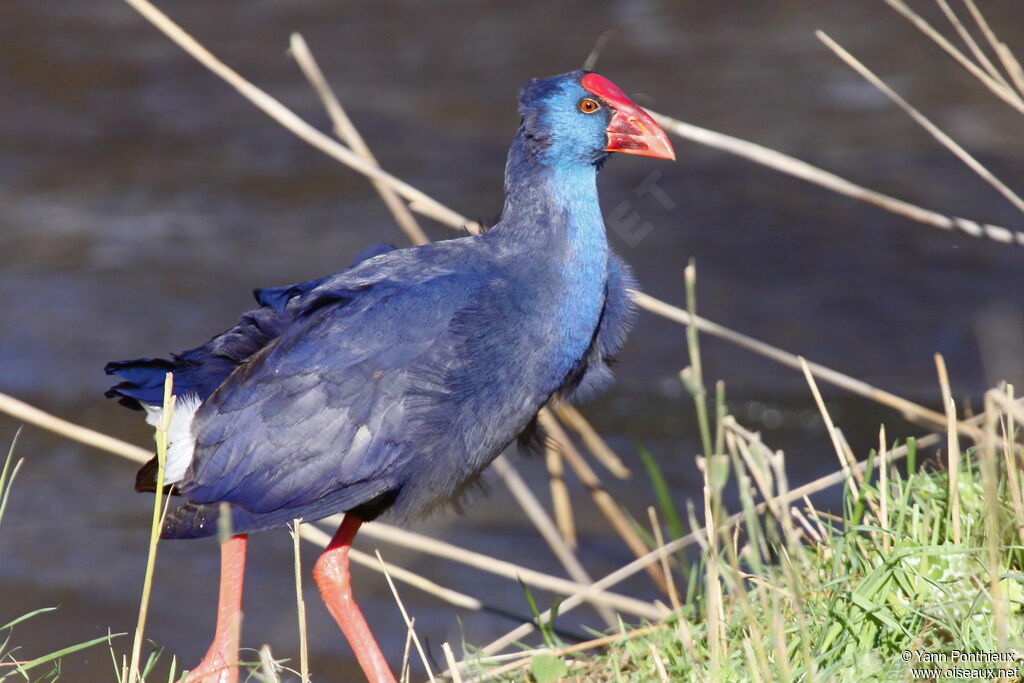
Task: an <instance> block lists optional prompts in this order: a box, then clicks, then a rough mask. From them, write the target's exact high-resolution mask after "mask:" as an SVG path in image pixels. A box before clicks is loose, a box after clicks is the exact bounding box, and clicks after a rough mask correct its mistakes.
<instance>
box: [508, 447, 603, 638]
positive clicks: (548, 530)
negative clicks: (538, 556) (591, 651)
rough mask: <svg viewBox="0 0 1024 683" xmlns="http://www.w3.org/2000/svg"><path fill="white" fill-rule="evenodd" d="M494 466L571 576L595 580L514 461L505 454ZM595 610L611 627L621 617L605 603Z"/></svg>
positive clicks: (580, 581)
mask: <svg viewBox="0 0 1024 683" xmlns="http://www.w3.org/2000/svg"><path fill="white" fill-rule="evenodd" d="M491 468H492V469H494V470H495V471H496V472H497V473H498V474H499V476H501V478H502V480H503V481H504V482H505V486H507V487H508V490H509V492H511V493H512V496H513V497H514V498H515V499H516V501H517V502H518V503H519V506H520V507H521V508H522V509H523V511H524V512H526V516H527V517H529V519H530V521H531V522H532V523H533V525H534V527H535V528H536V529H537V531H538V532H539V533H540V535H541V536H542V537H543V538H544V540H545V541H547V544H548V546H549V547H550V548H551V550H552V552H554V554H555V557H557V558H558V561H559V562H561V563H562V566H563V567H564V568H565V570H566V572H568V574H569V577H570V578H572V580H573V581H576V582H578V583H582V584H590V583H593V579H592V578H591V577H590V574H589V573H588V572H587V570H586V569H584V567H583V565H582V564H581V563H580V561H579V558H577V557H576V555H575V553H573V551H572V549H571V548H570V547H569V546H568V544H567V543H566V542H565V539H564V538H562V535H561V534H560V533H558V529H557V528H555V523H554V522H553V521H552V520H551V517H550V516H549V515H548V513H547V512H546V511H545V510H544V507H543V506H542V505H541V504H540V501H539V500H537V497H536V496H535V495H534V494H533V491H531V490H530V487H529V486H527V485H526V482H525V481H523V478H522V476H520V474H519V472H518V470H516V469H515V468H514V467H512V464H511V463H510V462H508V458H506V457H505V456H504V455H500V456H498V458H497V459H496V460H495V461H494V462H493V463H491ZM594 609H596V610H597V612H598V614H600V615H601V619H602V620H603V621H604V622H605V624H607V625H608V627H612V626H615V624H616V623H618V620H617V619H616V618H615V614H614V613H613V612H612V610H611V609H609V608H608V607H605V606H603V605H594Z"/></svg>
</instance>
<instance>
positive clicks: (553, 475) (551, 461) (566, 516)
mask: <svg viewBox="0 0 1024 683" xmlns="http://www.w3.org/2000/svg"><path fill="white" fill-rule="evenodd" d="M544 462H545V464H546V465H547V468H548V479H549V483H550V486H551V506H552V507H553V508H554V510H555V524H556V525H557V526H558V530H559V531H560V532H561V534H562V538H564V539H565V544H566V545H567V546H569V547H570V548H572V549H573V550H576V548H577V547H578V543H577V540H576V524H575V522H574V521H573V518H572V501H571V500H570V499H569V487H568V486H567V485H566V483H565V465H564V464H563V463H562V452H561V449H560V448H559V444H558V443H556V442H554V441H548V443H547V444H545V446H544Z"/></svg>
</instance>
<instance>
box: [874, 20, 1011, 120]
mask: <svg viewBox="0 0 1024 683" xmlns="http://www.w3.org/2000/svg"><path fill="white" fill-rule="evenodd" d="M885 3H886V4H887V5H889V6H890V7H892V8H893V9H894V10H896V11H897V12H899V13H900V14H902V15H903V16H904V17H905V18H906V19H907V20H908V21H910V23H912V24H913V25H914V26H916V27H917V28H918V30H920V31H921V32H922V33H924V34H925V35H926V36H928V37H929V38H930V39H931V40H932V42H934V43H935V44H936V45H938V46H939V47H940V48H942V50H944V51H945V52H946V54H948V55H949V56H950V57H952V58H953V59H954V60H955V61H956V62H957V63H959V64H960V66H962V67H963V68H965V69H967V71H968V72H969V73H970V74H971V75H972V76H974V77H975V78H976V79H978V80H979V81H981V83H982V84H984V85H985V86H986V87H987V88H988V89H989V90H991V91H992V92H993V93H994V94H995V95H996V96H997V97H999V98H1000V99H1002V100H1003V101H1004V102H1006V103H1007V104H1009V105H1010V106H1011V107H1013V108H1014V109H1016V110H1017V111H1020V112H1021V113H1024V100H1021V98H1020V96H1019V95H1018V94H1017V93H1015V92H1014V91H1013V90H1011V89H1009V88H1004V87H1003V86H1002V85H1000V84H999V82H997V81H996V80H994V79H993V78H992V77H991V76H989V75H988V74H987V73H985V71H984V70H983V69H982V68H981V67H979V66H978V65H977V64H975V63H974V62H972V61H971V60H970V59H968V58H967V56H966V55H964V53H963V52H961V51H960V50H958V49H957V48H956V47H955V46H954V45H953V44H952V43H950V42H949V40H947V39H946V37H945V36H943V35H942V34H941V33H939V32H938V31H937V30H935V28H934V27H932V25H931V24H929V23H928V22H927V21H925V19H924V18H923V17H921V15H919V14H917V13H916V12H914V11H913V10H912V9H910V8H909V7H908V6H907V5H906V3H904V2H903V1H902V0H885Z"/></svg>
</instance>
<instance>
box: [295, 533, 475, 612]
mask: <svg viewBox="0 0 1024 683" xmlns="http://www.w3.org/2000/svg"><path fill="white" fill-rule="evenodd" d="M368 526H369V524H364V525H363V527H362V529H360V535H363V532H365V530H366V529H367V527H368ZM299 535H300V536H302V538H304V539H305V540H307V541H309V542H310V543H313V544H314V545H317V546H320V547H321V548H326V547H327V544H328V543H329V542H330V540H331V536H330V535H329V534H327V533H325V532H324V531H323V530H322V529H319V528H318V527H315V526H313V525H312V524H303V525H302V526H300V527H299ZM366 535H369V534H366ZM349 557H350V558H351V560H352V561H353V562H355V563H356V564H358V565H361V566H363V567H367V568H369V569H372V570H374V571H380V565H379V564H378V562H377V560H376V559H375V558H374V557H373V556H372V555H369V554H367V553H364V552H362V551H361V550H358V549H357V548H351V549H349ZM386 567H387V570H388V572H390V574H391V576H392V577H393V578H395V579H397V580H399V581H401V582H402V583H405V584H407V585H409V586H412V587H413V588H417V589H419V590H421V591H423V592H424V593H427V594H428V595H433V596H434V597H436V598H438V599H440V600H443V601H445V602H447V603H449V604H451V605H454V606H456V607H461V608H462V609H468V610H473V611H474V612H479V611H480V610H482V609H483V608H484V603H483V602H481V601H480V600H478V599H476V598H474V597H472V596H469V595H466V594H465V593H460V592H459V591H456V590H453V589H451V588H446V587H444V586H441V585H439V584H437V583H435V582H433V581H431V580H430V579H428V578H426V577H424V576H422V575H420V574H417V573H415V572H412V571H409V570H408V569H404V568H402V567H399V566H397V565H393V564H386Z"/></svg>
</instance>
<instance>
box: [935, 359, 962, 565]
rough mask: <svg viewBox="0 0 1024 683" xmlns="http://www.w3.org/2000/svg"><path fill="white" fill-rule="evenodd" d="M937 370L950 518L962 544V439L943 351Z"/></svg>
mask: <svg viewBox="0 0 1024 683" xmlns="http://www.w3.org/2000/svg"><path fill="white" fill-rule="evenodd" d="M935 370H936V372H937V373H938V375H939V387H940V389H941V390H942V404H943V405H944V406H945V408H946V424H947V426H946V467H947V472H948V474H949V479H948V481H947V486H948V495H949V518H950V524H951V527H952V532H953V543H955V544H957V545H960V440H959V439H958V438H957V432H956V402H954V401H953V390H952V389H951V388H950V386H949V373H948V372H946V361H945V360H944V359H943V358H942V354H941V353H936V354H935Z"/></svg>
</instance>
